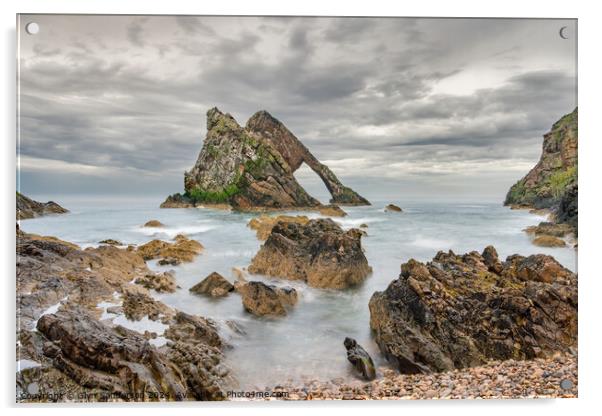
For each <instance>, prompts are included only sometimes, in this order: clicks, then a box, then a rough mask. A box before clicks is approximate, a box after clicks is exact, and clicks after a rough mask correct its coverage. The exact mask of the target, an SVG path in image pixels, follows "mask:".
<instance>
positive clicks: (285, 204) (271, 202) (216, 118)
mask: <svg viewBox="0 0 602 416" xmlns="http://www.w3.org/2000/svg"><path fill="white" fill-rule="evenodd" d="M303 162H305V163H307V164H308V165H309V166H310V167H311V168H312V169H314V170H315V171H316V173H317V174H318V175H319V176H320V177H321V178H322V180H323V181H324V183H325V184H326V186H327V187H328V189H329V190H330V192H331V194H332V196H333V202H336V203H348V204H362V205H363V204H368V201H366V200H365V199H364V198H362V197H361V196H359V195H358V194H356V193H355V192H354V191H353V190H351V189H350V188H347V187H345V186H343V185H342V184H341V183H340V182H339V180H338V179H337V178H336V176H335V175H334V174H333V173H332V172H331V171H330V169H328V167H326V166H325V165H322V164H321V163H320V162H318V160H317V159H315V157H314V156H313V155H312V154H311V153H310V152H309V151H308V150H307V149H306V148H305V146H303V145H302V144H301V142H299V140H298V139H297V138H296V137H295V136H293V135H292V133H290V131H288V130H287V129H286V127H284V125H282V123H280V122H279V121H278V120H276V119H274V118H273V117H271V116H270V115H269V114H268V113H266V112H259V113H256V114H255V115H254V116H253V117H251V119H249V121H248V123H247V125H246V127H244V128H243V127H241V126H240V125H239V124H238V123H237V122H236V120H234V118H233V117H232V116H231V115H230V114H223V113H222V112H221V111H219V110H218V109H217V108H212V109H211V110H209V111H208V112H207V136H206V138H205V141H204V143H203V148H202V149H201V152H200V154H199V157H198V159H197V162H196V163H195V165H194V167H193V168H192V169H191V170H190V171H189V172H186V173H185V175H184V189H185V194H184V195H183V196H179V195H177V194H176V195H172V196H170V197H169V198H167V200H166V201H165V202H164V203H163V204H162V207H178V206H186V207H189V206H195V205H199V204H229V205H231V206H232V207H234V208H236V209H238V210H253V209H256V208H273V209H283V208H294V207H297V208H298V207H303V208H316V207H319V206H320V205H321V204H320V203H319V201H317V200H316V199H315V198H313V197H311V196H310V195H309V194H308V193H307V192H306V191H305V190H304V189H303V188H302V187H301V185H299V183H298V182H297V180H296V179H295V177H294V176H293V172H294V171H295V170H297V169H298V168H299V166H300V165H301V164H302V163H303Z"/></svg>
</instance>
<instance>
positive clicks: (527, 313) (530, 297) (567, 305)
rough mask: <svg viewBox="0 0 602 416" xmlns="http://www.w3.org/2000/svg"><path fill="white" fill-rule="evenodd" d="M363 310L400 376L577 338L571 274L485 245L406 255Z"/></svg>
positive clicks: (566, 345) (561, 346) (558, 348)
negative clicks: (461, 251) (423, 257)
mask: <svg viewBox="0 0 602 416" xmlns="http://www.w3.org/2000/svg"><path fill="white" fill-rule="evenodd" d="M498 263H499V264H501V269H500V268H499V267H498ZM369 307H370V327H371V328H372V330H373V331H374V334H375V337H376V342H377V343H378V345H379V347H380V349H381V351H382V352H383V354H384V355H385V357H386V358H388V359H389V360H390V361H392V362H393V363H395V364H396V366H397V367H398V369H399V371H401V372H402V373H418V372H424V373H427V372H431V371H435V372H436V371H449V370H453V369H455V368H464V367H472V366H477V365H480V364H483V363H484V362H485V361H486V360H489V359H495V360H507V359H516V360H521V359H531V358H535V357H545V356H548V355H550V354H553V353H555V352H568V351H570V349H571V348H572V347H574V346H575V345H576V341H577V276H576V275H575V274H573V273H572V272H570V271H569V270H567V269H566V268H564V267H562V266H561V265H560V264H559V263H558V262H556V261H555V260H554V259H553V258H552V257H551V256H545V255H532V256H529V257H523V256H518V255H514V256H510V257H508V258H507V260H506V261H505V262H503V263H501V262H499V260H498V259H497V253H495V249H493V248H492V247H491V248H488V249H486V251H485V252H484V253H483V255H481V254H479V253H477V252H471V253H468V254H465V255H462V256H460V255H455V254H454V253H452V252H451V251H450V252H449V253H444V252H439V253H437V255H436V256H435V257H434V258H433V261H432V262H429V263H426V264H423V263H420V262H418V261H415V260H413V259H412V260H410V261H408V262H407V263H404V264H402V266H401V275H400V276H399V278H398V279H397V280H394V281H393V282H391V284H390V285H389V286H388V287H387V289H386V290H385V291H383V292H375V293H374V294H373V295H372V298H371V299H370V304H369Z"/></svg>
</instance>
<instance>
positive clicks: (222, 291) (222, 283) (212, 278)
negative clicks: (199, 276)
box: [190, 272, 234, 297]
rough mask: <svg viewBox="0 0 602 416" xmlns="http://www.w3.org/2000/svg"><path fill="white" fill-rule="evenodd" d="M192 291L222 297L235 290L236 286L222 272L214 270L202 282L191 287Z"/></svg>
mask: <svg viewBox="0 0 602 416" xmlns="http://www.w3.org/2000/svg"><path fill="white" fill-rule="evenodd" d="M190 291H191V292H192V293H197V294H203V295H209V296H211V297H222V296H226V295H227V294H228V293H230V292H232V291H234V286H233V285H232V283H230V282H228V281H227V280H226V279H225V278H224V277H223V276H222V275H221V274H219V273H217V272H213V273H211V274H210V275H209V276H207V277H206V278H205V279H203V280H202V281H201V282H200V283H197V284H196V285H194V286H193V287H191V288H190Z"/></svg>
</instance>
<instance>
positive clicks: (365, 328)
mask: <svg viewBox="0 0 602 416" xmlns="http://www.w3.org/2000/svg"><path fill="white" fill-rule="evenodd" d="M42 200H47V199H43V198H42ZM57 200H58V201H59V202H60V203H61V204H62V205H63V206H65V207H66V208H68V209H70V210H71V213H70V214H67V215H61V216H50V217H42V218H37V219H32V220H25V221H22V222H21V227H22V229H23V230H24V231H26V232H31V233H37V234H43V235H53V236H56V237H59V238H61V239H64V240H67V241H71V242H74V243H76V244H79V245H81V246H83V247H88V246H96V245H98V241H100V240H103V239H106V238H114V239H117V240H120V241H122V242H124V243H126V244H141V243H145V242H147V241H149V240H151V239H153V238H159V239H165V240H169V239H171V238H173V237H174V236H175V235H177V234H179V233H185V234H186V235H188V236H189V237H190V238H193V239H196V240H198V241H199V242H201V243H202V244H203V245H204V246H205V250H204V252H203V254H201V255H200V256H198V257H197V258H196V259H195V261H194V262H192V263H186V264H182V265H181V266H177V267H173V266H166V267H162V266H158V265H156V263H155V262H149V266H150V267H151V268H152V269H154V270H174V271H175V276H176V280H177V283H178V285H179V286H180V288H179V289H178V290H177V291H176V292H175V293H170V294H161V295H159V294H155V296H156V298H157V299H160V300H161V301H163V302H165V303H166V304H168V305H170V306H172V307H175V308H177V309H180V310H183V311H185V312H188V313H192V314H198V315H202V316H206V317H210V318H213V319H214V320H215V321H216V322H217V323H218V324H219V326H220V332H221V334H222V336H223V337H225V338H226V339H227V340H228V342H229V343H230V344H231V345H232V348H230V349H227V350H226V352H225V354H226V359H227V363H228V365H229V366H230V367H231V368H232V369H233V371H234V375H235V376H236V378H237V379H238V381H239V383H240V387H241V388H245V389H253V388H262V387H264V386H271V385H274V384H276V383H283V382H286V381H303V380H307V379H321V380H328V379H332V378H338V377H343V378H346V379H349V380H351V379H354V378H355V375H354V373H353V371H352V369H351V366H350V364H349V363H348V362H347V359H346V354H345V348H344V347H343V340H344V338H345V337H347V336H349V337H353V338H355V339H357V340H358V342H359V343H360V344H361V345H362V346H363V347H364V348H365V349H366V350H368V352H369V353H370V354H371V355H372V357H373V359H374V360H375V363H376V365H377V366H384V365H386V362H384V361H383V358H382V357H381V355H380V354H379V352H378V348H377V346H376V344H375V343H374V341H373V340H372V338H371V334H370V328H369V311H368V301H369V299H370V297H371V295H372V294H373V293H374V292H375V291H378V290H384V289H385V288H386V287H387V285H388V284H389V283H390V282H391V280H393V279H395V278H397V277H398V275H399V269H400V265H401V263H403V262H405V261H407V260H408V259H410V258H415V259H417V260H420V261H427V260H430V259H431V258H432V257H433V256H434V255H435V254H436V253H437V251H439V250H444V251H447V250H449V249H451V250H453V251H454V252H456V253H458V254H459V253H465V252H468V251H472V250H478V251H482V250H483V248H484V247H485V246H487V245H489V244H492V245H493V246H495V247H496V249H497V251H498V253H499V255H500V257H501V258H505V257H506V256H508V255H510V254H514V253H519V254H522V255H530V254H535V253H545V254H550V255H552V256H554V257H555V258H556V259H557V260H558V261H559V262H560V263H562V264H563V265H564V266H565V267H567V268H569V269H572V270H576V268H577V254H576V251H575V250H574V249H572V248H568V247H567V248H542V247H536V246H534V245H533V244H531V242H530V240H529V237H528V236H527V235H526V234H525V233H524V232H523V231H522V230H523V229H524V228H525V227H527V226H529V225H536V224H538V223H539V222H540V221H543V220H545V218H544V217H542V216H538V215H534V214H530V213H528V212H527V211H516V210H510V209H508V208H506V207H503V206H501V204H474V203H458V202H454V203H449V202H448V203H445V202H441V203H433V202H419V201H418V202H412V201H395V200H387V201H384V200H380V201H379V200H372V203H373V205H372V206H368V207H345V208H344V209H345V210H346V211H347V213H348V214H349V215H348V216H347V217H344V218H333V219H334V220H335V221H336V222H338V223H339V224H340V225H341V226H342V227H343V228H351V227H358V226H359V225H360V224H362V223H365V224H368V228H367V232H368V236H366V237H364V238H363V240H362V244H363V247H364V249H365V252H366V257H367V258H368V262H369V263H370V265H371V266H372V268H373V270H374V272H373V274H372V275H371V276H370V277H368V278H367V279H366V281H365V282H364V283H363V284H362V285H361V286H359V287H356V288H352V289H348V290H342V291H339V290H322V289H313V288H310V287H308V286H306V285H305V284H304V283H301V282H292V281H291V282H289V281H286V280H280V279H273V278H268V277H264V276H253V275H252V276H249V278H250V279H255V280H261V281H266V282H272V283H275V284H278V285H288V286H292V287H294V288H295V289H297V291H298V292H299V295H300V296H299V302H298V304H297V305H296V306H295V307H293V308H292V309H291V310H290V313H289V314H288V315H287V316H286V317H283V318H277V319H273V318H257V317H254V316H252V315H250V314H248V313H246V312H245V311H244V310H243V307H242V303H241V300H240V296H238V295H237V294H231V295H230V296H228V297H226V298H222V299H210V298H207V297H202V296H197V295H193V294H190V293H189V291H188V289H189V288H190V287H191V286H193V285H194V284H196V283H198V282H199V281H201V280H202V279H203V278H205V277H206V276H207V275H208V274H210V273H211V272H214V271H217V272H219V273H221V274H222V275H223V276H225V277H226V278H228V279H229V280H231V281H234V280H235V277H234V275H233V273H232V268H233V267H246V266H248V265H249V263H250V261H251V259H252V257H253V256H254V254H255V253H256V252H257V250H258V249H259V247H260V245H261V242H260V241H259V240H257V238H256V236H255V232H254V231H252V230H251V229H249V228H248V227H247V223H248V221H249V220H250V219H251V218H253V217H254V216H255V215H256V214H242V213H232V212H227V211H220V210H210V209H159V208H158V207H159V204H160V202H161V200H162V198H161V197H157V198H147V199H139V198H136V199H116V198H100V197H89V198H61V199H57ZM388 203H395V204H397V205H399V206H401V207H402V208H403V209H404V212H403V213H401V214H400V213H386V212H384V210H383V207H384V206H385V205H386V204H388ZM301 214H303V215H308V213H307V212H303V213H301ZM309 216H313V217H319V215H317V214H309ZM150 219H157V220H159V221H161V222H162V223H164V224H165V225H166V227H165V228H162V229H151V228H143V227H141V226H142V224H144V223H145V222H146V221H148V220H150ZM105 315H106V314H105ZM114 319H115V323H120V324H126V322H123V321H124V318H123V317H115V318H114ZM226 321H234V322H235V323H236V324H237V325H238V326H239V327H240V328H242V330H243V331H244V334H240V333H237V332H234V331H232V330H231V329H230V327H229V326H227V325H226V324H225V323H226ZM130 324H131V327H132V328H133V329H138V330H143V328H142V326H144V322H142V323H141V324H140V323H137V324H134V323H130ZM148 324H149V325H152V323H151V322H149V323H148ZM158 345H160V344H158Z"/></svg>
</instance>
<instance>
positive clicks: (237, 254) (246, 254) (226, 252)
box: [206, 250, 256, 258]
mask: <svg viewBox="0 0 602 416" xmlns="http://www.w3.org/2000/svg"><path fill="white" fill-rule="evenodd" d="M255 253H256V251H253V250H238V251H237V250H224V251H211V252H208V253H206V254H207V255H208V256H210V257H220V258H221V257H240V256H244V257H253V256H254V255H255Z"/></svg>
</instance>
